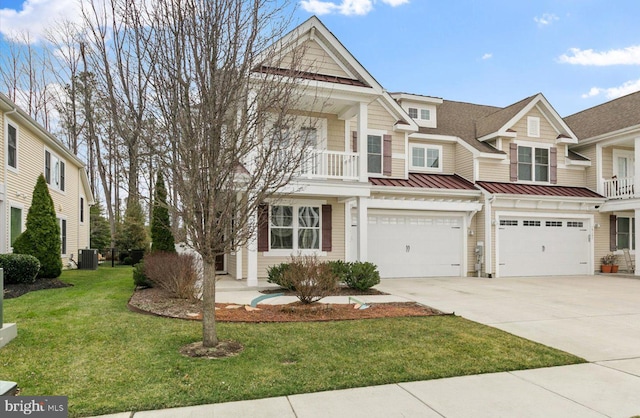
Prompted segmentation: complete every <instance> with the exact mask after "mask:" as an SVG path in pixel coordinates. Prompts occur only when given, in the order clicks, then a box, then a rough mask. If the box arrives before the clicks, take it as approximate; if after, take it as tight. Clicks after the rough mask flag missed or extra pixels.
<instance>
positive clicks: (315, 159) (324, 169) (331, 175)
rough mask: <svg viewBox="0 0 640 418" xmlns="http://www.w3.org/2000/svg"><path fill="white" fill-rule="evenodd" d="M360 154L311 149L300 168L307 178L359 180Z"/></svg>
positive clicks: (303, 175) (301, 173)
mask: <svg viewBox="0 0 640 418" xmlns="http://www.w3.org/2000/svg"><path fill="white" fill-rule="evenodd" d="M358 160H359V157H358V154H357V153H354V152H342V151H327V150H318V149H309V150H307V151H306V155H305V158H304V160H303V162H302V167H301V168H300V175H301V176H302V177H307V178H310V179H312V178H322V179H340V180H358V178H359V172H358Z"/></svg>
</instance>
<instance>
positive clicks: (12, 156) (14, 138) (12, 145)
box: [7, 125, 18, 168]
mask: <svg viewBox="0 0 640 418" xmlns="http://www.w3.org/2000/svg"><path fill="white" fill-rule="evenodd" d="M7 133H8V136H9V137H8V140H7V165H8V166H9V167H11V168H18V131H17V130H16V128H15V126H12V125H8V129H7Z"/></svg>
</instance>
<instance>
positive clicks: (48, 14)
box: [0, 0, 80, 42]
mask: <svg viewBox="0 0 640 418" xmlns="http://www.w3.org/2000/svg"><path fill="white" fill-rule="evenodd" d="M74 18H75V19H76V21H78V20H79V19H80V7H79V2H78V1H77V0H25V1H24V3H23V4H22V9H21V10H13V9H8V8H5V9H0V33H2V34H3V35H4V36H6V37H9V38H20V37H21V36H22V35H23V34H25V33H27V32H28V33H29V36H30V41H31V42H37V41H38V40H40V39H42V38H43V37H45V34H46V31H47V29H48V28H49V27H50V26H51V25H52V24H54V23H55V22H59V21H62V20H73V19H74Z"/></svg>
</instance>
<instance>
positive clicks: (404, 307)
mask: <svg viewBox="0 0 640 418" xmlns="http://www.w3.org/2000/svg"><path fill="white" fill-rule="evenodd" d="M360 308H361V307H359V306H358V305H355V304H349V305H347V304H326V303H312V304H309V305H304V304H301V303H299V302H295V303H290V304H286V305H267V304H261V305H258V306H257V308H252V307H250V306H245V305H232V304H226V303H218V304H216V319H217V320H218V321H222V322H305V321H338V320H353V319H372V318H393V317H410V316H432V315H444V314H443V313H442V312H440V311H438V310H437V309H433V308H430V307H428V306H424V305H420V304H419V303H415V302H394V303H372V304H368V306H367V307H366V309H360ZM129 309H131V310H133V311H136V312H144V313H149V314H153V315H159V316H167V317H172V318H181V319H191V320H201V319H202V303H201V302H199V301H187V300H184V299H176V298H171V297H169V296H168V295H167V293H166V292H165V291H163V290H162V289H156V288H147V289H138V290H136V291H135V292H134V294H133V296H131V299H130V300H129Z"/></svg>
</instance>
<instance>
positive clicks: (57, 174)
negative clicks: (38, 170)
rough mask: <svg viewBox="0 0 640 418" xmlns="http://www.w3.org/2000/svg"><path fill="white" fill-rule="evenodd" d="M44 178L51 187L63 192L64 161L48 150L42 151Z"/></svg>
mask: <svg viewBox="0 0 640 418" xmlns="http://www.w3.org/2000/svg"><path fill="white" fill-rule="evenodd" d="M44 179H45V180H46V181H47V184H48V185H49V186H51V187H52V188H54V189H57V190H60V191H62V192H64V183H65V163H64V161H62V159H61V158H60V157H58V156H57V155H56V154H53V153H51V152H49V151H48V150H45V151H44Z"/></svg>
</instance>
